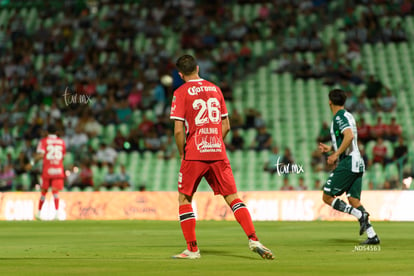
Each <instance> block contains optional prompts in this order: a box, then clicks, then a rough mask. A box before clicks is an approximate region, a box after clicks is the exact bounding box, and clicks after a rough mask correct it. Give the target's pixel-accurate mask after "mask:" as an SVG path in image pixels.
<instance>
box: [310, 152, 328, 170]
mask: <svg viewBox="0 0 414 276" xmlns="http://www.w3.org/2000/svg"><path fill="white" fill-rule="evenodd" d="M325 164H326V158H325V156H324V155H323V154H322V152H321V151H320V150H319V149H315V150H314V151H313V152H312V155H311V166H312V170H313V171H314V172H321V171H324V170H325V169H326V166H325Z"/></svg>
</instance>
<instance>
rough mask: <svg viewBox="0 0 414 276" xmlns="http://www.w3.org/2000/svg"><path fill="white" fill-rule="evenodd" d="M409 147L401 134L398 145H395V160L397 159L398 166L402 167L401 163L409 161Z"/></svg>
mask: <svg viewBox="0 0 414 276" xmlns="http://www.w3.org/2000/svg"><path fill="white" fill-rule="evenodd" d="M407 156H408V147H407V145H406V144H405V142H404V138H403V137H402V136H400V137H399V138H398V145H397V146H395V147H394V154H393V157H392V159H393V161H397V166H398V167H399V168H400V169H401V164H406V163H407V161H408V160H407V158H405V157H407Z"/></svg>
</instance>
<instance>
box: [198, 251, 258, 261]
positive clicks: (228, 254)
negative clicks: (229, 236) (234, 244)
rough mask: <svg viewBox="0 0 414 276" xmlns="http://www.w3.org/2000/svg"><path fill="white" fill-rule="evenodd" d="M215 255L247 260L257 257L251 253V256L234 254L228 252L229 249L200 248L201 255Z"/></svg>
mask: <svg viewBox="0 0 414 276" xmlns="http://www.w3.org/2000/svg"><path fill="white" fill-rule="evenodd" d="M204 254H205V255H216V256H228V257H234V258H241V259H247V260H253V259H257V257H259V256H257V254H256V253H255V254H253V252H252V255H251V256H246V255H238V254H235V253H234V252H230V251H223V250H214V249H207V250H201V255H204Z"/></svg>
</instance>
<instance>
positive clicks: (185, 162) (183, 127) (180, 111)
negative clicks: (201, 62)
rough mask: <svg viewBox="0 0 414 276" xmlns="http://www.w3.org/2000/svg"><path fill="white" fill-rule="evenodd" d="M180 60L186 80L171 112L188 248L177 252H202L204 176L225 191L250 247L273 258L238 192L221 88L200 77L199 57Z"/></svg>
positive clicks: (194, 254) (191, 254) (214, 187)
mask: <svg viewBox="0 0 414 276" xmlns="http://www.w3.org/2000/svg"><path fill="white" fill-rule="evenodd" d="M176 66H177V69H178V71H179V74H180V76H181V78H182V79H183V80H184V81H185V83H184V84H183V85H182V86H180V87H179V88H178V89H177V90H176V91H175V92H174V97H173V100H172V106H171V115H170V118H171V119H173V120H174V136H175V142H176V144H177V148H178V151H179V153H180V157H181V168H180V172H179V176H178V202H179V218H180V224H181V229H182V231H183V234H184V238H185V240H186V242H187V249H186V250H184V251H183V252H182V253H181V254H178V255H174V256H173V258H177V259H198V258H200V250H199V249H198V247H197V239H196V234H195V226H196V219H195V215H194V212H193V208H192V206H191V201H192V198H193V195H194V193H195V192H196V190H197V187H198V185H199V183H200V181H201V179H202V177H204V178H205V179H206V180H207V182H208V183H209V185H210V187H211V188H212V190H213V191H214V194H215V195H218V194H220V195H222V196H223V197H224V199H225V201H226V202H227V204H228V205H229V206H230V207H231V209H232V211H233V213H234V216H235V218H236V220H237V221H238V222H239V223H240V225H241V227H242V228H243V230H244V232H245V233H246V235H247V237H248V239H249V248H250V249H251V250H252V251H254V252H257V253H258V254H259V255H260V256H261V257H262V258H265V259H274V256H273V253H272V251H270V250H269V249H268V248H266V247H265V246H263V245H262V244H261V243H260V242H259V240H258V238H257V236H256V231H255V228H254V226H253V222H252V219H251V216H250V213H249V210H248V209H247V207H246V205H245V204H244V203H243V201H242V200H240V198H239V196H238V195H237V188H236V183H235V181H234V177H233V172H232V169H231V167H230V163H229V160H228V158H227V155H226V149H225V145H224V141H223V140H224V137H225V136H226V135H227V133H228V132H229V131H230V123H229V119H228V113H227V108H226V104H225V102H224V98H223V94H222V92H221V90H220V88H219V87H218V86H216V85H214V84H213V83H211V82H208V81H206V80H204V79H201V78H200V77H199V75H198V71H199V67H198V65H197V62H196V60H195V59H194V57H192V56H190V55H184V56H182V57H180V58H179V59H178V60H177V63H176Z"/></svg>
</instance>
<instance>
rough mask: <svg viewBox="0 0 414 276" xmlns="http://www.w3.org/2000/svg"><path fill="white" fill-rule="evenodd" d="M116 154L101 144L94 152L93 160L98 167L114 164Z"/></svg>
mask: <svg viewBox="0 0 414 276" xmlns="http://www.w3.org/2000/svg"><path fill="white" fill-rule="evenodd" d="M117 155H118V154H117V152H116V151H115V149H113V148H112V147H110V146H109V145H107V144H106V143H104V142H102V143H101V144H100V146H99V149H98V150H97V151H96V155H95V160H96V162H97V163H98V165H99V166H102V165H104V166H105V165H113V164H115V161H116V157H117Z"/></svg>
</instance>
